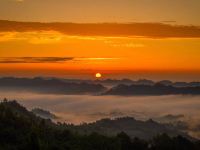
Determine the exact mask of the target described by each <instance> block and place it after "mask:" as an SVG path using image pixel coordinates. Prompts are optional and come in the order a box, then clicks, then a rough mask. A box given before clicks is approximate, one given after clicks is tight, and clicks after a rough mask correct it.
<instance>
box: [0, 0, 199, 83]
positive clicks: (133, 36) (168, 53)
mask: <svg viewBox="0 0 200 150" xmlns="http://www.w3.org/2000/svg"><path fill="white" fill-rule="evenodd" d="M199 9H200V1H199V0H0V20H1V21H0V76H57V77H66V78H92V79H93V77H94V74H95V73H97V72H100V73H102V74H103V78H132V79H136V78H137V79H138V78H150V79H154V80H160V79H171V80H187V81H194V80H195V81H197V80H198V81H199V80H200V27H199V25H200V19H199V16H200V11H199ZM6 20H9V21H6ZM13 21H17V22H13ZM39 22H40V23H39ZM52 22H53V23H52Z"/></svg>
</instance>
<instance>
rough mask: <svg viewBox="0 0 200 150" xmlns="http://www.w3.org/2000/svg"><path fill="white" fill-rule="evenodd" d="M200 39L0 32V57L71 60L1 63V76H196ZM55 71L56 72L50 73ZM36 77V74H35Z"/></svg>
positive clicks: (198, 67) (199, 62) (198, 68)
mask: <svg viewBox="0 0 200 150" xmlns="http://www.w3.org/2000/svg"><path fill="white" fill-rule="evenodd" d="M199 49H200V38H164V39H152V38H142V37H104V36H91V37H90V36H69V35H65V34H62V33H59V32H55V31H32V32H0V57H41V58H42V57H71V58H72V59H69V60H66V61H64V62H53V61H52V62H45V63H44V62H41V63H39V62H37V63H11V62H7V63H2V62H1V63H0V74H2V73H5V74H6V73H9V72H13V71H15V72H21V73H23V74H25V75H26V73H27V72H30V74H31V73H32V74H33V73H34V71H35V72H36V70H37V72H38V74H40V73H41V74H42V73H43V72H45V71H46V72H45V74H47V75H48V74H50V75H55V76H59V75H62V76H65V75H69V74H72V73H75V74H78V75H81V74H91V73H94V74H95V73H96V72H97V71H101V72H102V73H106V70H107V71H109V74H112V73H115V74H117V72H116V71H117V70H118V73H119V72H120V73H123V72H126V73H128V72H145V71H148V72H157V73H161V72H168V73H170V72H195V71H196V72H200V51H199ZM55 70H56V71H55ZM35 74H36V73H35Z"/></svg>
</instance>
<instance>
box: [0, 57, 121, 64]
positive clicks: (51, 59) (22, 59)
mask: <svg viewBox="0 0 200 150" xmlns="http://www.w3.org/2000/svg"><path fill="white" fill-rule="evenodd" d="M118 59H121V58H109V57H105V58H100V57H99V58H95V57H94V58H92V57H91V58H90V57H0V63H2V64H11V63H15V64H18V63H66V62H69V61H74V62H75V61H112V60H118Z"/></svg>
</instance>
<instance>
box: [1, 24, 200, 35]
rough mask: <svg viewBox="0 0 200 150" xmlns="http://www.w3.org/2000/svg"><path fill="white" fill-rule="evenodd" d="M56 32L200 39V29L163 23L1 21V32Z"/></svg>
mask: <svg viewBox="0 0 200 150" xmlns="http://www.w3.org/2000/svg"><path fill="white" fill-rule="evenodd" d="M38 30H39V31H48V30H54V31H58V32H61V33H63V34H66V35H80V36H141V37H149V38H200V27H198V26H183V25H182V26H178V25H169V24H162V23H129V24H118V23H102V24H101V23H100V24H98V23H97V24H92V23H90V24H75V23H38V22H14V21H0V32H11V31H16V32H26V31H38Z"/></svg>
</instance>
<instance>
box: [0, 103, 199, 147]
mask: <svg viewBox="0 0 200 150" xmlns="http://www.w3.org/2000/svg"><path fill="white" fill-rule="evenodd" d="M107 132H109V131H107ZM147 132H148V131H147ZM199 149H200V142H199V141H196V140H195V141H194V140H193V141H191V140H189V139H187V138H184V137H182V136H175V137H170V136H168V135H166V134H161V135H157V136H156V137H154V138H152V139H151V140H148V141H144V140H141V139H138V138H130V137H129V136H128V135H127V134H125V133H123V132H121V133H118V134H117V135H115V136H105V135H100V134H98V133H95V132H91V133H90V134H80V133H78V132H75V131H71V130H70V129H69V128H67V127H65V125H64V124H61V123H58V124H55V123H52V122H51V121H50V120H45V119H41V118H39V117H37V116H35V115H34V114H33V113H32V112H29V111H28V110H26V109H25V108H24V107H22V106H21V105H19V104H18V103H17V102H16V101H7V100H4V101H3V102H1V103H0V150H199Z"/></svg>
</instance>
